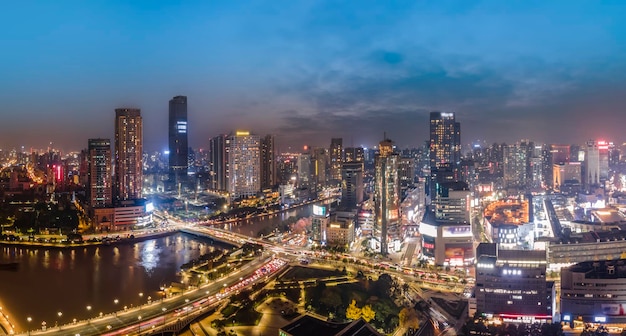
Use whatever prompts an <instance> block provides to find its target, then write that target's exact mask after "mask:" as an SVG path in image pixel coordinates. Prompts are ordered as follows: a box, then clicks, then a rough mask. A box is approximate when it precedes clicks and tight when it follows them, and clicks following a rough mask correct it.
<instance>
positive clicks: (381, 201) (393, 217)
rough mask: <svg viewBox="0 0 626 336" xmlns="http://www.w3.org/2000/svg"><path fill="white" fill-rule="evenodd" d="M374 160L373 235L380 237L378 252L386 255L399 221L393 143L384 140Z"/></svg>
mask: <svg viewBox="0 0 626 336" xmlns="http://www.w3.org/2000/svg"><path fill="white" fill-rule="evenodd" d="M379 151H380V152H379V154H378V155H376V158H375V160H374V161H375V163H374V165H375V167H376V177H375V181H376V183H375V186H374V188H375V189H374V201H375V211H376V220H375V225H374V234H375V235H376V236H377V237H380V251H381V252H382V253H388V251H389V240H390V239H391V238H393V236H394V235H395V234H397V232H396V231H397V224H398V220H399V219H400V179H399V177H398V164H399V161H400V156H399V155H398V154H397V153H394V150H393V142H392V141H391V140H389V139H384V140H383V141H381V142H380V145H379Z"/></svg>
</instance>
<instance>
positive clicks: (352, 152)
mask: <svg viewBox="0 0 626 336" xmlns="http://www.w3.org/2000/svg"><path fill="white" fill-rule="evenodd" d="M344 161H345V162H364V161H365V151H364V150H363V147H346V148H345V149H344Z"/></svg>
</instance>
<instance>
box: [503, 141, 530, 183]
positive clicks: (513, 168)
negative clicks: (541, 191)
mask: <svg viewBox="0 0 626 336" xmlns="http://www.w3.org/2000/svg"><path fill="white" fill-rule="evenodd" d="M527 163H528V148H527V147H526V145H525V143H524V144H519V143H517V144H514V145H507V146H504V185H505V187H507V188H524V187H526V185H527V183H528V180H527V178H528V164H527Z"/></svg>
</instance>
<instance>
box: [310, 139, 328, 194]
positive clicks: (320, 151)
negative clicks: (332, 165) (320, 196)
mask: <svg viewBox="0 0 626 336" xmlns="http://www.w3.org/2000/svg"><path fill="white" fill-rule="evenodd" d="M311 165H312V167H311V169H312V172H311V174H312V176H313V181H314V183H315V190H316V191H320V190H321V189H322V188H323V187H325V186H326V185H327V184H328V168H329V157H328V150H327V149H326V148H314V149H313V155H312V156H311Z"/></svg>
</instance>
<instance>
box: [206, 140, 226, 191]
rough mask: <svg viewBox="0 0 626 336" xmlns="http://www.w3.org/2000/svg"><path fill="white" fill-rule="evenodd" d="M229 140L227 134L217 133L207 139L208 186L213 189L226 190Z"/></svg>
mask: <svg viewBox="0 0 626 336" xmlns="http://www.w3.org/2000/svg"><path fill="white" fill-rule="evenodd" d="M229 151H230V140H229V138H228V136H227V135H224V134H222V135H218V136H216V137H213V138H211V139H210V140H209V187H210V188H211V189H213V190H221V191H226V190H228V176H229V166H228V152H229Z"/></svg>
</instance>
